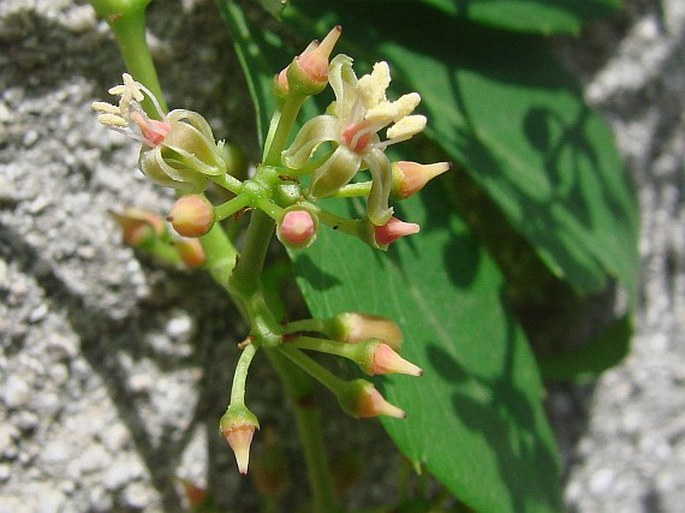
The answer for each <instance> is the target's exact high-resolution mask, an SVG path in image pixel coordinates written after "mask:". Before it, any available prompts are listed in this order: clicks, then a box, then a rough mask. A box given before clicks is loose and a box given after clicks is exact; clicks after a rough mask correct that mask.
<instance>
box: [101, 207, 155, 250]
mask: <svg viewBox="0 0 685 513" xmlns="http://www.w3.org/2000/svg"><path fill="white" fill-rule="evenodd" d="M112 216H113V217H114V219H115V220H116V222H117V223H118V224H119V226H121V230H122V234H123V237H124V242H125V243H126V244H128V245H129V246H131V247H134V248H142V247H144V246H146V245H149V244H151V243H153V242H154V240H155V239H157V238H159V237H160V236H161V235H162V234H163V233H164V229H165V227H164V219H162V218H161V217H160V216H158V215H157V214H153V213H152V212H148V211H146V210H142V209H139V208H133V207H130V208H127V209H125V210H124V212H123V213H121V214H119V213H117V212H112Z"/></svg>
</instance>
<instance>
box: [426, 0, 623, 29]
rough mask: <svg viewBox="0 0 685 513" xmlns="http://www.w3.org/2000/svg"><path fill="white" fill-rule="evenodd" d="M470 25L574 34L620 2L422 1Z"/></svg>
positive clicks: (618, 0) (573, 0)
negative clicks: (472, 22) (587, 22)
mask: <svg viewBox="0 0 685 513" xmlns="http://www.w3.org/2000/svg"><path fill="white" fill-rule="evenodd" d="M421 2H422V3H425V4H427V5H430V6H433V7H435V8H436V9H439V10H441V11H442V12H444V13H447V14H450V15H452V16H457V17H461V18H464V19H468V20H470V21H474V22H478V23H483V24H486V25H492V26H493V27H500V28H505V29H510V30H520V31H526V32H541V33H543V34H551V33H554V32H577V31H579V30H580V27H581V25H582V24H583V23H584V22H586V21H590V20H593V19H597V18H601V17H603V16H606V15H607V14H609V13H611V12H613V11H615V10H616V9H617V8H618V7H619V6H620V5H621V2H620V0H572V1H569V0H466V1H459V0H421Z"/></svg>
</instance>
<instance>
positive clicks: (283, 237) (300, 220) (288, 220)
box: [276, 207, 318, 249]
mask: <svg viewBox="0 0 685 513" xmlns="http://www.w3.org/2000/svg"><path fill="white" fill-rule="evenodd" d="M317 230H318V219H317V218H316V216H314V215H312V214H311V213H310V212H309V211H308V210H306V209H304V208H300V207H291V208H288V209H286V210H285V211H284V214H283V217H282V218H281V222H280V223H279V224H278V230H277V232H276V234H277V236H278V240H280V241H281V242H282V243H283V244H284V245H285V246H286V247H288V248H290V249H304V248H307V247H309V246H311V245H312V244H313V243H314V241H315V240H316V233H317Z"/></svg>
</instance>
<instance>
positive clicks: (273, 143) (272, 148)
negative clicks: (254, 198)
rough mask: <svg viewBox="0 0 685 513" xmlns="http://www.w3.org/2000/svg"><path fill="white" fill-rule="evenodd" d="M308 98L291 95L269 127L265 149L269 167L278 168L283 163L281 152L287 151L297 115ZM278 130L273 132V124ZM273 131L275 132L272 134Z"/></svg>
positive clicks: (265, 161) (265, 159) (265, 157)
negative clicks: (286, 147)
mask: <svg viewBox="0 0 685 513" xmlns="http://www.w3.org/2000/svg"><path fill="white" fill-rule="evenodd" d="M306 99H307V96H302V95H299V94H294V93H292V94H289V95H288V96H287V97H286V99H285V102H284V103H283V105H282V107H281V109H280V113H278V112H277V114H276V116H278V117H276V116H274V118H273V120H272V125H271V126H270V127H269V136H268V138H267V142H266V145H265V147H264V159H263V160H264V164H266V165H267V166H277V165H279V164H280V163H281V152H282V151H283V150H284V149H285V146H286V144H288V139H289V138H290V132H292V129H293V125H294V124H295V119H296V118H297V114H298V113H299V112H300V108H301V107H302V104H303V103H304V101H305V100H306ZM274 123H276V125H277V126H276V129H275V130H273V124H274ZM272 130H273V132H272Z"/></svg>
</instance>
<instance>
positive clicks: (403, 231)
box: [373, 217, 421, 248]
mask: <svg viewBox="0 0 685 513" xmlns="http://www.w3.org/2000/svg"><path fill="white" fill-rule="evenodd" d="M420 230H421V227H420V226H419V225H418V224H416V223H406V222H404V221H401V220H399V219H397V218H396V217H391V218H390V220H389V221H388V222H387V223H385V224H384V225H383V226H374V227H373V234H374V238H375V240H376V244H378V246H379V247H381V248H384V247H387V246H388V244H391V243H392V242H395V241H396V240H397V239H399V238H401V237H405V236H407V235H413V234H415V233H418V232H419V231H420Z"/></svg>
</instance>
